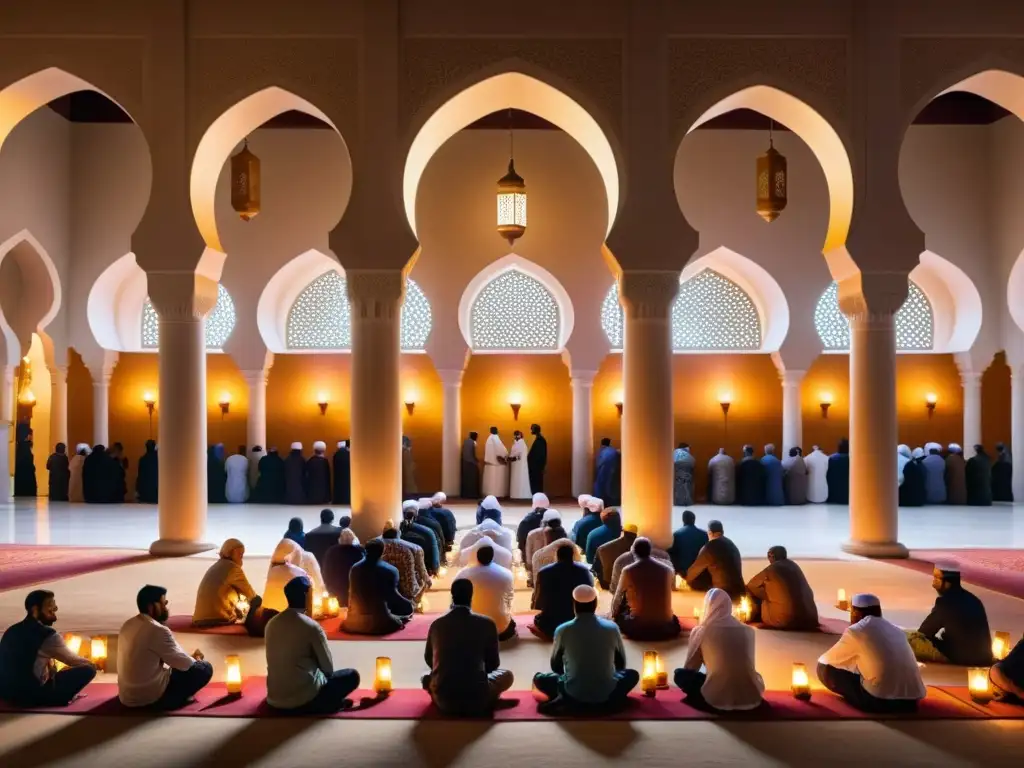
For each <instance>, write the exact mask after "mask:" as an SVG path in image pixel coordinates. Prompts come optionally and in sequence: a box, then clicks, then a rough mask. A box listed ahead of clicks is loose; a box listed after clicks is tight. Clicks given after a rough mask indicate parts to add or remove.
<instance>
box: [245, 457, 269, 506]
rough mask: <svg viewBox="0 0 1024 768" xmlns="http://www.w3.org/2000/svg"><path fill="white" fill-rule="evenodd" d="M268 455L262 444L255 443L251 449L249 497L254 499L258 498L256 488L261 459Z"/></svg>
mask: <svg viewBox="0 0 1024 768" xmlns="http://www.w3.org/2000/svg"><path fill="white" fill-rule="evenodd" d="M266 455H267V454H266V452H265V451H264V450H263V446H262V445H254V446H253V447H252V450H251V451H249V498H251V499H252V500H253V501H256V500H257V499H256V494H255V491H254V489H255V488H256V483H258V482H259V479H260V459H262V458H263V457H264V456H266Z"/></svg>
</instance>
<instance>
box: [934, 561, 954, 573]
mask: <svg viewBox="0 0 1024 768" xmlns="http://www.w3.org/2000/svg"><path fill="white" fill-rule="evenodd" d="M935 570H936V571H942V573H944V574H945V573H960V566H959V565H957V564H956V563H936V564H935Z"/></svg>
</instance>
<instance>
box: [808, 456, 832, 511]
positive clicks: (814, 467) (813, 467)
mask: <svg viewBox="0 0 1024 768" xmlns="http://www.w3.org/2000/svg"><path fill="white" fill-rule="evenodd" d="M804 464H806V465H807V500H808V501H809V502H811V503H812V504H824V503H825V501H826V500H828V479H827V473H828V456H826V455H825V454H824V453H822V452H821V450H817V451H811V452H810V453H809V454H807V456H806V457H805V458H804Z"/></svg>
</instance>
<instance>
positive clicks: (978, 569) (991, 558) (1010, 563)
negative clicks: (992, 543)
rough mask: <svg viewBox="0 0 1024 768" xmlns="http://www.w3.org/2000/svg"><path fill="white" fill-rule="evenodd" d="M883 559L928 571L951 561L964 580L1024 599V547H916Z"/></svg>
mask: <svg viewBox="0 0 1024 768" xmlns="http://www.w3.org/2000/svg"><path fill="white" fill-rule="evenodd" d="M884 562H887V563H890V564H891V565H898V566H900V567H902V568H909V569H910V570H913V571H917V572H918V573H928V574H930V573H931V572H932V568H933V567H934V565H935V563H951V564H954V565H957V566H959V567H960V576H961V578H962V579H963V580H964V581H965V582H968V583H970V584H977V585H978V586H979V587H984V588H985V589H991V590H992V591H993V592H1000V593H1002V594H1004V595H1009V596H1010V597H1016V598H1018V599H1021V600H1024V549H915V550H911V552H910V557H909V558H906V559H902V560H885V561H884Z"/></svg>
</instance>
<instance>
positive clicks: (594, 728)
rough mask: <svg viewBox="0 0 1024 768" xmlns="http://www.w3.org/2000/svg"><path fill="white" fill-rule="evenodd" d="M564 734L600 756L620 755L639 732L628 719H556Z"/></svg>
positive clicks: (635, 738) (634, 740) (614, 756)
mask: <svg viewBox="0 0 1024 768" xmlns="http://www.w3.org/2000/svg"><path fill="white" fill-rule="evenodd" d="M556 722H557V723H558V726H559V727H560V728H561V729H562V730H563V731H564V732H565V735H566V736H568V737H570V738H571V739H573V740H574V741H576V742H577V743H579V744H580V746H583V747H586V748H587V749H589V750H590V751H591V752H596V753H597V754H599V755H601V756H602V757H606V758H610V759H616V758H620V757H622V756H623V755H624V754H625V753H626V752H627V751H628V750H629V748H630V747H631V746H632V745H633V743H634V742H636V740H637V737H638V736H639V734H638V733H637V730H636V728H634V727H633V723H631V722H630V721H629V720H558V721H556Z"/></svg>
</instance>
